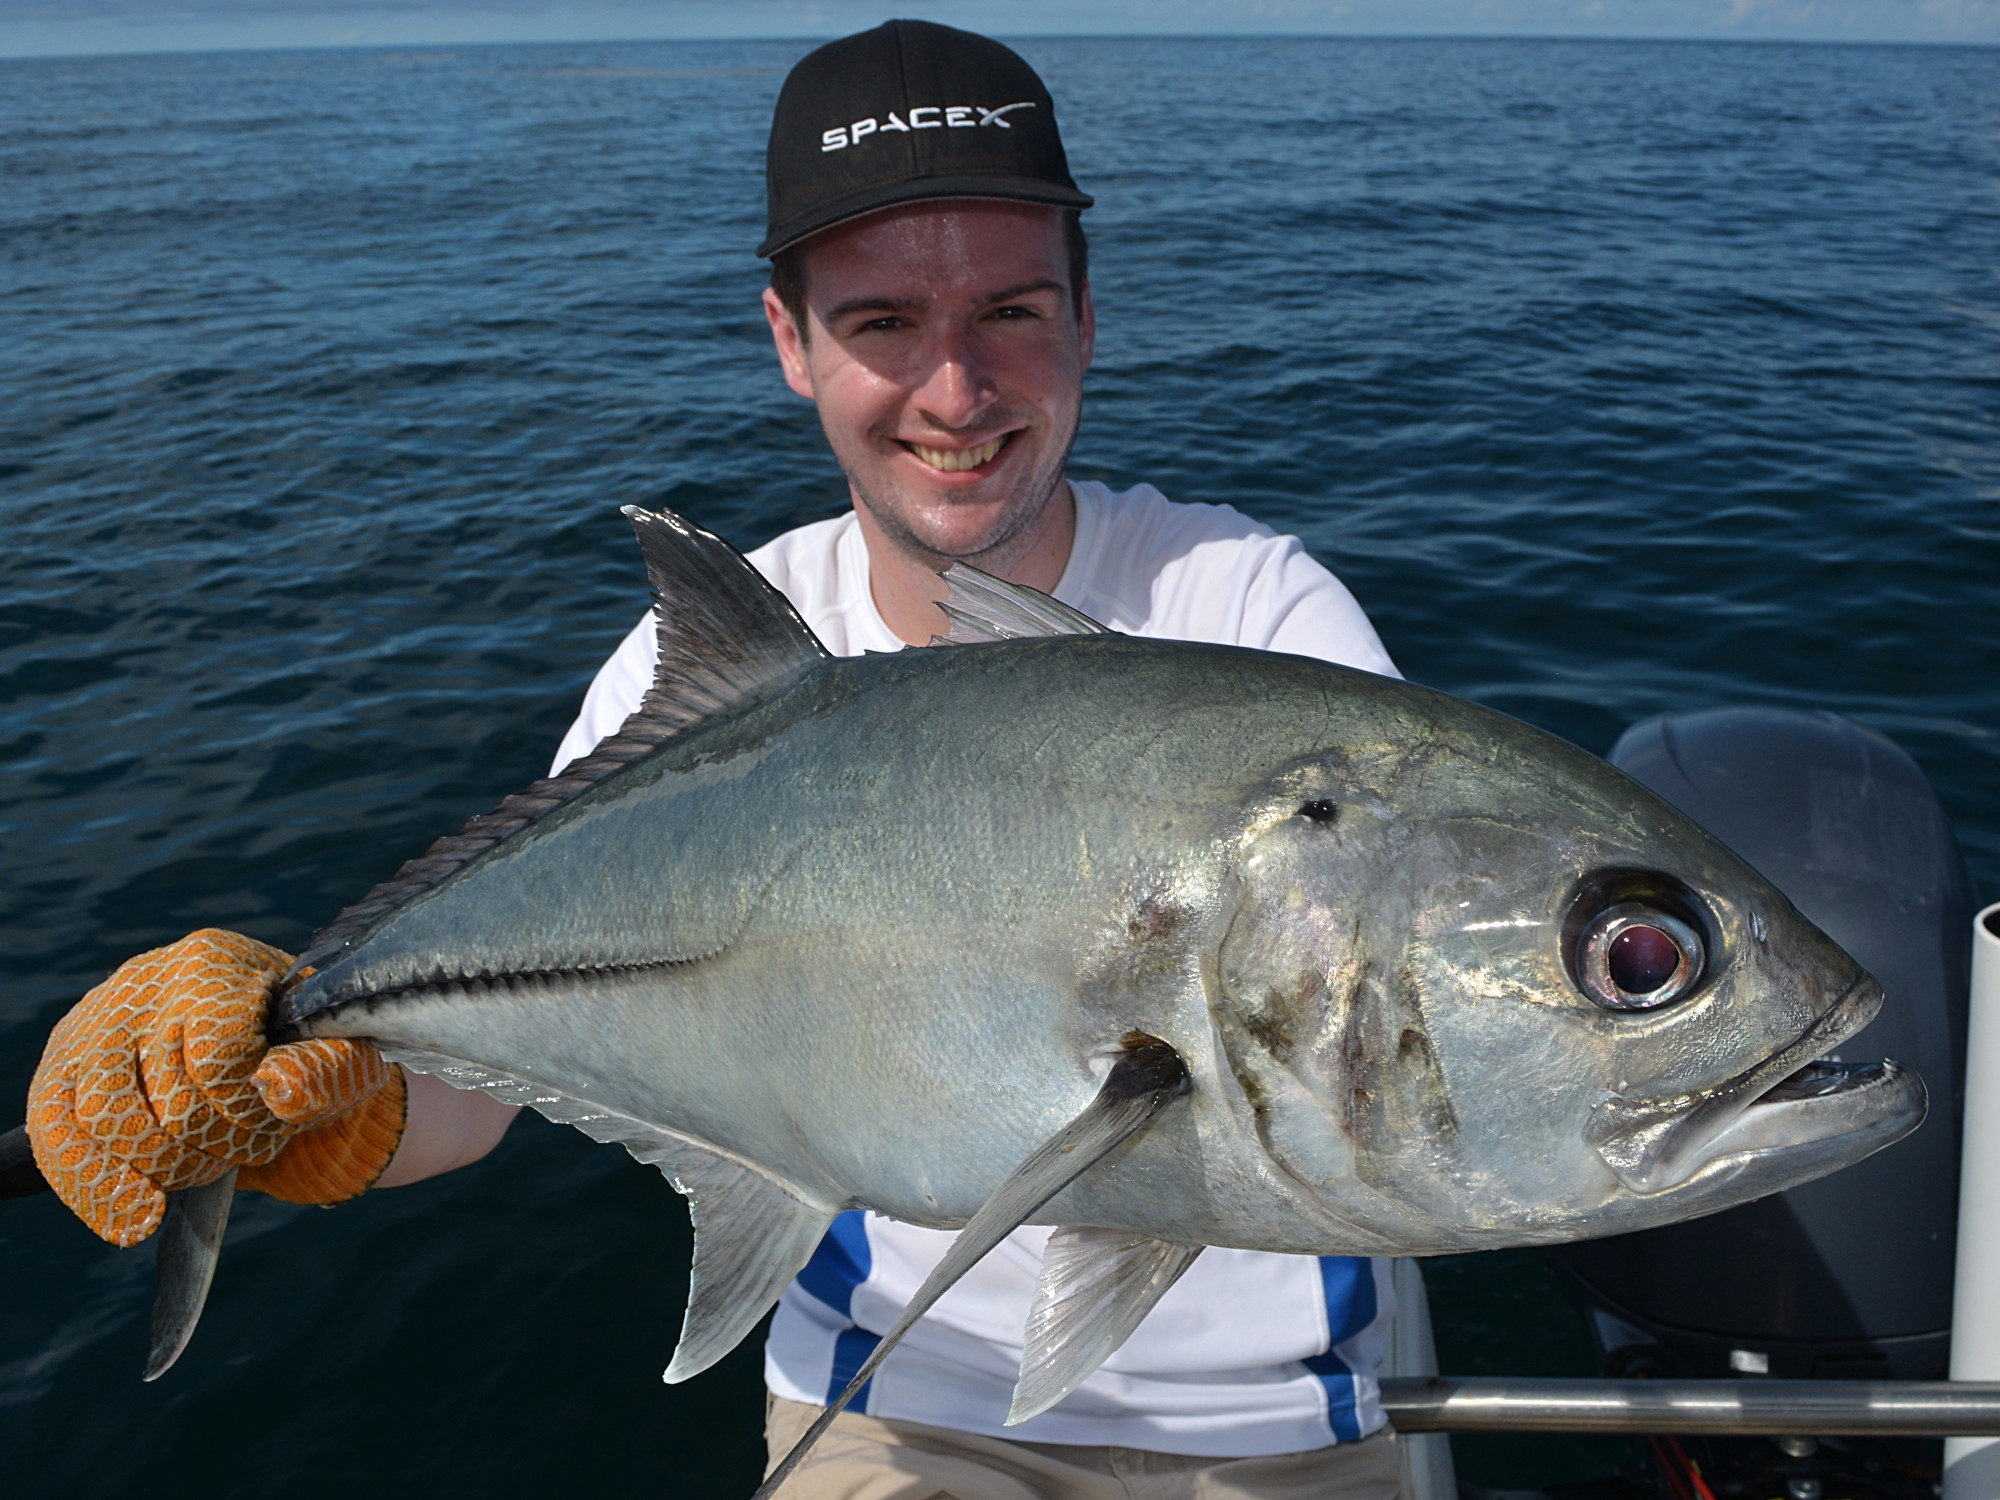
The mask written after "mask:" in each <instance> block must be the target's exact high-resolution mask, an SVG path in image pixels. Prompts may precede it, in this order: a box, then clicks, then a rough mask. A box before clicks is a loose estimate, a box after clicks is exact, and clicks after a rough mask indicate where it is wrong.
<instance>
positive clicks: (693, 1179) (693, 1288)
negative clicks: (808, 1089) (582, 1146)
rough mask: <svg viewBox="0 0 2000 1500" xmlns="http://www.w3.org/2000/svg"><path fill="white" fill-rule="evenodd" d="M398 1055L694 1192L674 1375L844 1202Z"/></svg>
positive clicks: (587, 1108)
mask: <svg viewBox="0 0 2000 1500" xmlns="http://www.w3.org/2000/svg"><path fill="white" fill-rule="evenodd" d="M382 1050H383V1052H384V1053H385V1054H386V1055H387V1056H388V1058H389V1060H390V1061H391V1062H398V1063H401V1064H402V1065H403V1066H404V1067H406V1068H410V1069H412V1070H414V1071H415V1072H418V1073H431V1074H435V1075H436V1076H437V1077H440V1078H442V1079H444V1080H445V1082H447V1083H450V1084H452V1085H454V1086H456V1087H458V1088H462V1089H478V1090H480V1091H481V1092H483V1093H489V1094H492V1095H493V1096H494V1097H495V1098H497V1099H504V1100H505V1101H506V1102H507V1103H509V1104H522V1105H526V1106H528V1107H529V1108H530V1109H533V1110H535V1111H536V1112H537V1113H539V1114H542V1115H546V1116H547V1117H548V1118H549V1119H551V1120H553V1121H555V1122H556V1123H557V1124H558V1125H572V1126H575V1127H576V1128H577V1129H578V1130H581V1131H582V1132H583V1133H584V1134H585V1135H587V1136H589V1137H590V1138H591V1139H592V1140H594V1141H603V1142H606V1143H607V1144H610V1143H615V1144H617V1145H620V1146H623V1147H624V1148H625V1149H626V1150H627V1151H629V1152H630V1153H631V1154H632V1156H633V1157H634V1158H635V1159H636V1160H639V1161H642V1162H644V1163H645V1164H646V1165H647V1166H649V1167H658V1168H659V1169H660V1171H661V1172H662V1173H663V1174H664V1175H665V1176H666V1179H667V1181H669V1182H671V1183H672V1184H673V1185H674V1190H675V1191H676V1192H678V1193H680V1194H681V1195H682V1196H683V1197H685V1198H686V1199H687V1200H688V1212H689V1215H690V1217H691V1218H692V1219H693V1220H694V1267H693V1270H692V1271H691V1272H690V1273H689V1278H688V1279H689V1286H688V1305H687V1315H686V1317H685V1318H684V1319H683V1320H682V1322H681V1339H680V1343H679V1344H678V1345H676V1346H675V1348H674V1357H673V1360H672V1362H671V1363H670V1364H668V1366H667V1371H666V1377H665V1378H666V1379H667V1380H668V1381H669V1382H672V1383H675V1384H678V1383H679V1382H680V1381H683V1380H686V1379H688V1378H689V1377H691V1376H695V1375H699V1374H700V1373H701V1372H702V1371H703V1370H706V1369H707V1368H708V1367H709V1366H710V1365H712V1364H714V1363H715V1362H716V1361H717V1360H718V1359H721V1358H722V1356H723V1355H725V1354H727V1353H728V1352H729V1351H730V1350H731V1349H734V1348H735V1347H736V1346H737V1345H738V1344H740V1343H741V1342H743V1338H744V1336H745V1335H746V1334H748V1333H749V1332H750V1330H751V1329H753V1328H755V1327H756V1326H757V1320H758V1319H759V1318H761V1317H763V1316H764V1314H765V1313H767V1312H769V1311H770V1309H771V1305H772V1304H773V1303H775V1302H776V1301H777V1300H778V1296H779V1294H780V1293H781V1292H783V1291H784V1289H785V1287H786V1285H787V1284H788V1283H789V1282H790V1281H791V1279H792V1278H793V1277H794V1276H796V1275H798V1274H799V1272H800V1271H802V1270H803V1269H805V1264H806V1262H807V1261H808V1260H810V1259H812V1253H813V1249H814V1247H815V1246H817V1245H818V1244H819V1242H820V1239H821V1237H822V1236H823V1235H825V1233H826V1230H827V1226H828V1225H830V1224H831V1223H832V1222H833V1216H834V1213H835V1212H836V1210H834V1209H833V1208H830V1207H827V1206H824V1205H822V1204H817V1203H813V1202H811V1201H810V1200H809V1199H807V1198H806V1197H805V1196H804V1195H803V1194H801V1193H798V1192H796V1191H794V1190H793V1189H792V1188H791V1187H789V1186H787V1185H786V1184H784V1183H782V1182H779V1181H778V1180H777V1179H776V1178H774V1177H772V1176H770V1175H769V1174H768V1173H765V1172H760V1171H758V1170H757V1169H756V1168H755V1167H752V1166H749V1165H747V1164H746V1163H743V1162H740V1161H737V1160H735V1159H734V1158H732V1157H728V1156H724V1155H723V1154H722V1153H721V1152H719V1151H714V1150H711V1149H710V1148H708V1147H707V1146H704V1145H701V1144H700V1143H699V1142H696V1141H691V1140H689V1139H687V1137H685V1136H680V1135H676V1134H674V1133H673V1132H672V1131H670V1130H662V1129H661V1128H660V1127H659V1126H657V1125H651V1124H648V1123H647V1122H646V1121H644V1120H641V1119H638V1118H637V1117H635V1116H632V1115H627V1114H622V1113H620V1112H619V1111H617V1110H613V1109H606V1108H604V1107H603V1106H601V1105H596V1104H592V1103H590V1102H589V1101H587V1100H583V1099H578V1098H575V1097H573V1096H571V1095H568V1094H564V1093H559V1092H557V1091H556V1090H554V1089H550V1088H547V1087H545V1086H543V1085H541V1084H537V1083H535V1082H533V1081H532V1080H529V1079H525V1078H520V1077H517V1076H516V1075H514V1074H512V1073H506V1072H502V1071H501V1070H499V1069H497V1068H488V1067H483V1066H480V1065H478V1064H474V1063H468V1062H464V1061H462V1060H461V1059H459V1058H455V1057H444V1056H441V1055H439V1054H437V1053H434V1052H420V1051H416V1050H413V1049H410V1048H404V1047H385V1048H383V1049H382Z"/></svg>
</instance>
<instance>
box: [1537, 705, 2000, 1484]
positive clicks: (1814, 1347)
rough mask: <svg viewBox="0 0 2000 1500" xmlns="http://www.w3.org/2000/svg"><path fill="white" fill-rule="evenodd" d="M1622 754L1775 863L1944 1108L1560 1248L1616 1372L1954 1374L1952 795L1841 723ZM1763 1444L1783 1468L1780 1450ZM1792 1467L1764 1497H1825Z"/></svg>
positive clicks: (1764, 868) (1865, 1044)
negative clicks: (1761, 1192)
mask: <svg viewBox="0 0 2000 1500" xmlns="http://www.w3.org/2000/svg"><path fill="white" fill-rule="evenodd" d="M1609 759H1610V760H1611V762H1612V763H1613V764H1614V765H1616V766H1618V767H1619V768H1620V769H1622V770H1624V771H1625V772H1627V773H1628V774H1629V775H1631V776H1633V777H1635V778H1636V779H1637V780H1639V781H1641V782H1643V783H1644V784H1645V785H1646V786H1648V787H1650V788H1651V789H1652V790H1653V791H1655V792H1657V793H1659V794H1660V795H1661V796H1662V797H1664V798H1665V799H1666V800H1667V801H1668V802H1671V803H1672V804H1674V806H1676V807H1678V808H1680V809H1681V810H1682V811H1683V812H1685V813H1687V814H1688V815H1689V816H1690V817H1692V818H1693V819H1694V820H1695V821H1696V822H1698V823H1700V824H1701V825H1702V826H1703V827H1705V828H1707V829H1708V830H1709V831H1710V832H1711V833H1713V834H1714V835H1715V836H1716V837H1717V838H1719V839H1721V840H1722V841H1723V842H1724V843H1726V844H1728V845H1729V846H1730V847H1731V848H1732V849H1734V850H1735V851H1736V852H1737V853H1738V854H1740V855H1741V856H1742V857H1743V858H1744V859H1746V860H1747V861H1748V862H1749V863H1750V864H1751V865H1753V866H1755V867H1756V868H1757V870H1758V871H1759V872H1760V873H1762V874H1763V875H1764V876H1765V877H1766V878H1767V879H1769V880H1770V881H1771V882H1772V883H1773V884H1775V885H1776V886H1777V887H1778V888H1779V889H1780V890H1782V891H1783V892H1784V893H1785V894H1786V895H1787V896H1788V897H1790V898H1791V901H1792V903H1793V904H1794V905H1795V906H1797V907H1798V908H1799V910H1800V911H1801V912H1803V913H1804V914H1805V915H1806V917H1807V918H1808V919H1810V920H1811V921H1813V922H1815V923H1817V924H1818V925H1819V926H1820V927H1821V928H1822V929H1823V930H1824V931H1825V932H1827V934H1828V935H1830V936H1831V937H1832V938H1833V939H1834V941H1835V942H1837V943H1839V944H1840V945H1841V946H1842V947H1843V948H1845V949H1846V950H1847V951H1848V953H1850V954H1851V955H1852V956H1853V957H1854V958H1855V960H1856V961H1857V962H1859V963H1860V964H1861V966H1862V967H1863V968H1865V969H1866V970H1868V972H1869V973H1871V974H1873V975H1874V976H1875V978H1876V979H1878V980H1879V981H1880V982H1881V984H1882V987H1883V989H1884V990H1885V991H1886V992H1887V995H1888V998H1887V1000H1886V1002H1885V1003H1884V1005H1883V1007H1882V1011H1881V1014H1880V1015H1879V1016H1878V1017H1877V1018H1876V1019H1875V1020H1874V1021H1873V1022H1872V1023H1870V1025H1869V1026H1868V1027H1867V1028H1866V1029H1865V1030H1864V1031H1862V1032H1861V1033H1860V1035H1859V1036H1858V1037H1856V1038H1855V1039H1854V1040H1852V1041H1850V1042H1849V1043H1847V1044H1846V1047H1845V1049H1844V1050H1845V1052H1846V1055H1847V1060H1849V1061H1858V1060H1861V1059H1864V1058H1865V1059H1868V1060H1874V1059H1877V1058H1882V1057H1889V1058H1893V1059H1894V1060H1896V1061H1897V1062H1901V1063H1907V1064H1908V1065H1910V1066H1911V1067H1913V1068H1915V1069H1916V1071H1917V1072H1918V1073H1919V1074H1920V1075H1921V1076H1922V1078H1923V1080H1924V1082H1925V1083H1926V1084H1927V1085H1928V1086H1929V1089H1930V1117H1929V1119H1928V1120H1927V1121H1926V1123H1925V1124H1924V1126H1923V1127H1922V1128H1921V1129H1919V1130H1918V1131H1916V1132H1915V1133H1914V1134H1913V1135H1910V1136H1908V1137H1906V1138H1905V1139H1903V1140H1901V1141H1899V1142H1897V1143H1896V1144H1895V1145H1894V1146H1891V1147H1889V1148H1888V1149H1887V1150H1885V1151H1882V1152H1879V1153H1878V1154H1876V1155H1875V1156H1873V1157H1870V1158H1869V1159H1868V1160H1866V1161H1864V1162H1861V1163H1860V1164H1858V1165H1856V1166H1853V1167H1849V1168H1847V1169H1846V1170H1845V1171H1842V1172H1837V1173H1835V1174H1834V1175H1833V1176H1831V1177H1825V1178H1821V1179H1820V1180H1819V1181H1817V1182H1810V1183H1807V1184H1805V1185H1804V1186H1802V1187H1797V1188H1793V1189H1792V1190H1791V1191H1789V1192H1785V1193H1779V1194H1776V1195H1775V1196H1773V1197H1770V1198H1765V1199H1762V1200H1761V1201H1759V1202H1756V1203H1750V1204H1746V1205H1744V1206H1742V1207H1740V1208H1734V1209H1731V1210H1729V1211H1728V1212H1726V1213H1721V1214H1716V1215H1714V1216H1712V1217H1710V1218H1706V1219H1697V1220H1695V1221H1693V1222H1691V1223H1687V1224H1676V1225H1671V1226H1669V1227H1667V1228H1664V1229H1652V1230H1647V1231H1645V1232H1643V1233H1640V1234H1628V1235H1620V1236H1618V1237H1616V1238H1612V1239H1603V1240H1595V1241H1589V1242H1585V1243H1582V1244H1576V1245H1569V1246H1565V1247H1563V1248H1561V1249H1559V1250H1555V1251H1553V1252H1551V1253H1552V1255H1553V1257H1554V1260H1555V1262H1556V1264H1557V1266H1558V1268H1559V1269H1560V1270H1561V1271H1562V1272H1564V1273H1565V1276H1566V1279H1567V1280H1568V1281H1569V1282H1570V1283H1571V1285H1572V1288H1573V1290H1574V1291H1575V1292H1576V1293H1577V1295H1578V1296H1579V1298H1580V1299H1581V1301H1582V1302H1583V1304H1584V1306H1585V1309H1586V1311H1587V1312H1588V1313H1589V1315H1590V1318H1591V1322H1592V1324H1593V1328H1594V1331H1595V1333H1596V1335H1597V1339H1598V1343H1599V1346H1600V1348H1601V1350H1602V1352H1603V1354H1604V1359H1605V1370H1606V1373H1607V1374H1612V1375H1635V1374H1656V1375H1680V1376H1695V1377H1720V1378H1738V1379H1741V1378H1744V1377H1746V1376H1757V1375H1770V1376H1774V1377H1778V1378H1789V1379H1813V1378H1845V1379H1871V1380H1883V1379H1916V1380H1942V1379H1943V1378H1945V1373H1946V1363H1947V1359H1948V1356H1949V1344H1950V1333H1951V1287H1952V1268H1953V1255H1954V1239H1955V1234H1956V1224H1957V1209H1958V1154H1959V1153H1958V1147H1959V1118H1960V1113H1961V1104H1960V1099H1961V1087H1962V1082H1963V1079H1964V1073H1965V1021H1966V1001H1967V988H1968V984H1969V974H1968V968H1969V964H1970V943H1969V941H1968V937H1967V934H1968V933H1969V932H1970V931H1971V919H1972V912H1973V910H1974V903H1973V899H1972V890H1971V885H1970V881H1969V879H1968V878H1967V874H1966V869H1965V863H1964V859H1963V857H1962V856H1961V855H1960V853H1959V850H1958V845H1957V841H1956V840H1955V839H1954V838H1953V837H1952V832H1951V828H1950V825H1949V824H1948V823H1947V822H1946V821H1945V817H1944V814H1943V811H1942V810H1941V809H1940V807H1939V806H1938V800H1937V795H1936V793H1935V792H1933V791H1932V789H1931V785H1930V783H1929V782H1928V781H1927V780H1926V779H1925V778H1924V774H1923V772H1922V771H1920V770H1918V769H1917V766H1916V763H1915V762H1914V761H1912V760H1911V759H1910V758H1909V756H1907V755H1905V754H1904V753H1903V751H1902V750H1901V749H1899V748H1898V747H1897V746H1896V745H1895V744H1894V743H1893V742H1892V741H1890V740H1889V739H1887V738H1886V737H1884V736H1883V735H1880V734H1878V733H1876V732H1875V731H1873V730H1871V729H1866V728H1863V727H1862V726H1861V725H1859V724H1855V723H1853V722H1851V721H1849V720H1846V719H1842V718H1840V717H1838V716H1836V715H1833V714H1827V713H1802V712H1798V711H1793V710H1783V709H1765V708H1735V709H1716V710H1711V711H1708V712H1704V713H1693V714H1677V715H1671V716H1667V717H1663V718H1656V719H1648V720H1645V721H1644V722H1642V723H1639V724H1636V725H1634V726H1633V727H1632V728H1631V729H1629V730H1627V731H1626V732H1625V734H1624V735H1623V736H1622V737H1621V738H1620V739H1619V741H1618V743H1617V745H1615V746H1614V747H1613V748H1612V751H1611V754H1610V757H1609ZM1787 1441H1788V1444H1789V1446H1790V1447H1791V1448H1800V1447H1802V1446H1806V1445H1805V1444H1802V1443H1801V1441H1800V1440H1787ZM1709 1446H1711V1447H1713V1446H1719V1445H1709ZM1839 1446H1842V1447H1845V1448H1851V1446H1852V1445H1839ZM1676 1451H1678V1450H1676ZM1755 1451H1757V1452H1759V1453H1762V1454H1764V1455H1766V1456H1769V1457H1776V1453H1775V1451H1774V1449H1773V1446H1772V1445H1771V1444H1769V1443H1768V1442H1766V1443H1761V1444H1760V1445H1757V1447H1756V1450H1755ZM1749 1457H1750V1453H1749V1451H1748V1450H1745V1451H1742V1452H1739V1453H1737V1454H1736V1455H1735V1459H1736V1460H1744V1459H1747V1458H1749ZM1793 1457H1795V1458H1803V1457H1805V1454H1803V1453H1798V1454H1794V1455H1793ZM1828 1457H1830V1455H1828ZM1728 1460H1729V1455H1727V1454H1721V1453H1718V1454H1714V1455H1713V1456H1712V1457H1711V1460H1710V1462H1711V1464H1712V1465H1714V1466H1715V1468H1712V1469H1711V1474H1712V1476H1713V1477H1714V1478H1715V1479H1716V1481H1717V1482H1716V1486H1715V1488H1716V1490H1717V1492H1718V1493H1721V1494H1725V1495H1726V1494H1727V1493H1729V1492H1730V1491H1733V1490H1737V1489H1738V1486H1737V1485H1734V1484H1727V1485H1726V1484H1725V1483H1724V1482H1723V1481H1724V1478H1725V1474H1724V1473H1720V1472H1716V1469H1720V1470H1724V1471H1726V1470H1730V1469H1737V1470H1741V1469H1742V1468H1743V1464H1742V1463H1741V1462H1739V1461H1728ZM1765 1467H1766V1468H1767V1470H1768V1467H1769V1466H1765ZM1780 1467H1781V1468H1782V1465H1781V1466H1780ZM1792 1467H1793V1469H1794V1471H1795V1472H1794V1477H1793V1478H1792V1479H1791V1480H1790V1481H1787V1480H1786V1479H1785V1477H1784V1475H1783V1473H1782V1472H1780V1473H1775V1474H1774V1473H1769V1472H1766V1473H1765V1474H1763V1475H1762V1476H1760V1477H1758V1478H1757V1479H1755V1480H1754V1481H1753V1480H1750V1479H1748V1478H1745V1480H1744V1485H1745V1486H1746V1488H1744V1489H1742V1491H1741V1492H1742V1493H1745V1494H1748V1493H1749V1491H1750V1490H1752V1489H1757V1488H1759V1487H1760V1486H1761V1485H1763V1484H1765V1483H1767V1482H1769V1481H1771V1480H1776V1481H1778V1482H1777V1483H1775V1484H1772V1485H1771V1487H1770V1489H1768V1490H1764V1491H1763V1493H1762V1494H1760V1495H1759V1497H1758V1500H1764V1497H1765V1496H1767V1495H1769V1494H1771V1493H1779V1494H1782V1493H1785V1492H1786V1490H1788V1489H1789V1491H1790V1492H1791V1494H1792V1495H1793V1496H1794V1497H1795V1500H1811V1497H1813V1496H1816V1495H1818V1494H1819V1493H1820V1487H1819V1482H1818V1480H1817V1479H1801V1478H1798V1477H1797V1475H1798V1474H1799V1473H1803V1472H1804V1471H1805V1470H1806V1468H1808V1467H1816V1466H1808V1465H1793V1466H1792ZM1871 1467H1872V1468H1873V1469H1874V1470H1875V1471H1876V1472H1881V1471H1882V1469H1883V1465H1881V1464H1877V1463H1874V1462H1873V1460H1871ZM1889 1467H1891V1468H1902V1467H1903V1466H1902V1465H1900V1464H1891V1465H1889ZM1904 1472H1905V1473H1906V1474H1907V1473H1908V1470H1907V1469H1906V1468H1905V1469H1904ZM1856 1477H1857V1478H1858V1477H1859V1476H1858V1475H1857V1476H1856ZM1885 1477H1886V1476H1885ZM1910 1477H1911V1478H1914V1477H1915V1476H1913V1475H1912V1476H1910ZM1826 1478H1827V1479H1828V1480H1829V1481H1830V1482H1833V1483H1836V1484H1839V1483H1841V1482H1842V1481H1841V1480H1840V1479H1836V1478H1835V1476H1834V1475H1833V1474H1832V1473H1827V1474H1826ZM1669 1479H1670V1483H1669V1488H1670V1489H1673V1488H1676V1487H1675V1486H1674V1485H1673V1484H1672V1483H1671V1476H1669ZM1853 1488H1855V1489H1857V1490H1858V1489H1862V1488H1868V1489H1877V1490H1879V1491H1880V1492H1884V1493H1887V1492H1892V1491H1893V1492H1904V1490H1905V1487H1903V1486H1898V1485H1893V1484H1882V1485H1879V1486H1878V1485H1873V1484H1866V1483H1865V1481H1864V1482H1863V1483H1860V1484H1855V1485H1854V1486H1853ZM1909 1488H1910V1489H1911V1490H1915V1491H1917V1492H1924V1493H1928V1485H1922V1486H1911V1487H1909Z"/></svg>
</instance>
